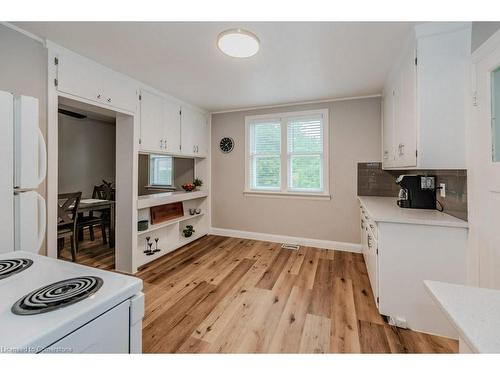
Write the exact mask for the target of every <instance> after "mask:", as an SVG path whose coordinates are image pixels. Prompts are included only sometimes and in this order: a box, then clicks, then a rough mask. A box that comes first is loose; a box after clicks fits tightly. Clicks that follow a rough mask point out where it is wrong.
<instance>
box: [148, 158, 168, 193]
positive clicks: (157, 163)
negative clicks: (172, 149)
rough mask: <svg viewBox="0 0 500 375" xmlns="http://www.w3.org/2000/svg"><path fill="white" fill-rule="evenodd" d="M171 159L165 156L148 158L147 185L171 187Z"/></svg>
mask: <svg viewBox="0 0 500 375" xmlns="http://www.w3.org/2000/svg"><path fill="white" fill-rule="evenodd" d="M172 164H173V163H172V157H171V156H165V155H150V156H149V184H150V185H161V186H172V183H173V182H172V174H173V167H172Z"/></svg>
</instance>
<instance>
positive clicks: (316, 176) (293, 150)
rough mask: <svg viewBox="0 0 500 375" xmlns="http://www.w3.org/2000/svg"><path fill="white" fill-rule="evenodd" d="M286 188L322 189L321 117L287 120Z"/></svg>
mask: <svg viewBox="0 0 500 375" xmlns="http://www.w3.org/2000/svg"><path fill="white" fill-rule="evenodd" d="M286 122H287V144H288V190H292V191H306V192H307V191H310V192H315V191H321V190H323V118H322V116H320V115H315V116H310V117H299V118H289V119H287V121H286Z"/></svg>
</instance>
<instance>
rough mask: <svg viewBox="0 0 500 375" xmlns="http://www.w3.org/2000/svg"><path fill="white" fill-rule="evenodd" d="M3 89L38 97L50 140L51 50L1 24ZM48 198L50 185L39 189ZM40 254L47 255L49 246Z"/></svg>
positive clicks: (0, 79) (44, 130) (42, 123)
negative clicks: (48, 56) (48, 98)
mask: <svg viewBox="0 0 500 375" xmlns="http://www.w3.org/2000/svg"><path fill="white" fill-rule="evenodd" d="M0 51H1V58H0V90H2V91H10V92H12V93H14V94H23V95H28V96H33V97H35V98H38V100H39V101H40V107H39V109H40V129H41V130H42V133H43V135H44V137H45V139H47V50H46V49H45V48H44V47H43V45H42V44H41V43H39V42H37V41H35V40H33V39H31V38H28V37H27V36H25V35H23V34H21V33H18V32H17V31H14V30H11V29H9V28H8V27H5V26H3V25H0ZM38 191H39V193H40V194H41V195H42V196H43V197H44V198H46V197H47V194H46V191H47V183H46V182H44V183H43V184H42V185H40V187H39V189H38ZM40 253H42V254H45V253H46V244H45V243H44V244H43V245H42V248H41V249H40Z"/></svg>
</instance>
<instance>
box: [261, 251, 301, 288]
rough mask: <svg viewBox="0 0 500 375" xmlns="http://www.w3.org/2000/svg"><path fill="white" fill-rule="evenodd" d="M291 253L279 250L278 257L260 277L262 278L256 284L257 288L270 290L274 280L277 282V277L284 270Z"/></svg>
mask: <svg viewBox="0 0 500 375" xmlns="http://www.w3.org/2000/svg"><path fill="white" fill-rule="evenodd" d="M291 254H292V252H291V251H290V250H287V249H281V250H280V251H279V254H278V256H277V257H276V258H275V259H274V261H273V262H272V263H271V264H270V265H269V267H268V268H267V270H266V272H264V274H263V275H262V278H261V279H260V280H259V282H258V283H257V285H256V287H257V288H262V289H272V288H273V286H274V283H276V280H278V277H279V275H280V274H281V272H282V271H283V269H284V268H285V265H286V263H287V261H288V259H289V258H290V255H291Z"/></svg>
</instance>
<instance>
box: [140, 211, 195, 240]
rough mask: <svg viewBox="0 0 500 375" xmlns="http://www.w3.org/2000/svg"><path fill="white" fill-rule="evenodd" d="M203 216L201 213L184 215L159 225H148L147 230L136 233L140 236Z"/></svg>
mask: <svg viewBox="0 0 500 375" xmlns="http://www.w3.org/2000/svg"><path fill="white" fill-rule="evenodd" d="M203 215H205V213H203V212H202V213H200V214H196V215H184V216H181V217H178V218H175V219H172V220H168V221H164V222H163V223H160V224H156V225H150V226H149V228H148V229H146V230H142V231H138V232H137V234H138V235H141V234H145V233H149V232H153V231H155V230H158V229H161V228H165V227H168V226H170V225H174V224H177V223H180V222H182V221H186V220H190V219H194V218H196V217H200V216H203Z"/></svg>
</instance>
